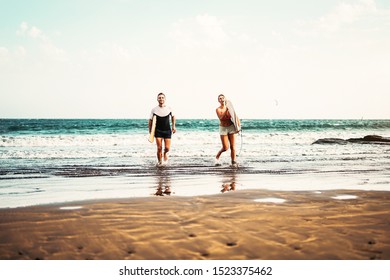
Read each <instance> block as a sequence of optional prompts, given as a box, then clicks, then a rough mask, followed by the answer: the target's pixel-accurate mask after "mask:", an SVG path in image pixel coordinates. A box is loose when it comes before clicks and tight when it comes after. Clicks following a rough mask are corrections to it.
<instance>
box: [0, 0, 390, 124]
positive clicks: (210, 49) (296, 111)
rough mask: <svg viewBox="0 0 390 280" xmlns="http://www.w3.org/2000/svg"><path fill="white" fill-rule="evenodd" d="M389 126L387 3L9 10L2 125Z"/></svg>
mask: <svg viewBox="0 0 390 280" xmlns="http://www.w3.org/2000/svg"><path fill="white" fill-rule="evenodd" d="M160 92H164V93H165V94H166V98H167V104H168V105H170V106H171V107H172V108H173V111H174V114H175V115H176V117H177V118H178V119H180V118H181V119H184V118H200V119H204V118H216V114H215V109H216V108H217V107H218V106H219V103H218V101H217V97H218V95H219V94H220V93H223V94H225V96H226V97H227V98H228V99H230V100H232V102H233V104H234V106H235V109H236V111H237V113H238V115H239V117H240V118H242V119H248V118H256V119H361V118H364V119H390V109H389V105H390V1H389V0H317V1H312V0H294V1H290V0H273V1H269V0H236V1H233V0H193V1H191V0H164V1H161V0H111V1H108V0H107V1H103V0H67V1H59V0H34V1H29V0H25V1H23V0H0V118H141V119H143V118H145V119H146V118H148V117H149V114H150V111H151V109H152V108H153V107H154V106H157V94H158V93H160Z"/></svg>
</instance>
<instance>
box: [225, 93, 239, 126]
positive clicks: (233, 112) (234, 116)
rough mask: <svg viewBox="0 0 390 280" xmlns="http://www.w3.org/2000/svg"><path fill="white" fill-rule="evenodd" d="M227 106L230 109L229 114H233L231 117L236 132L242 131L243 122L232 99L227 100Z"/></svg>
mask: <svg viewBox="0 0 390 280" xmlns="http://www.w3.org/2000/svg"><path fill="white" fill-rule="evenodd" d="M226 107H227V109H228V110H229V114H230V116H231V117H230V119H231V121H232V123H233V125H234V128H235V130H236V132H240V131H241V122H240V119H239V118H238V116H237V113H236V111H235V110H234V107H233V103H232V102H231V101H230V100H226Z"/></svg>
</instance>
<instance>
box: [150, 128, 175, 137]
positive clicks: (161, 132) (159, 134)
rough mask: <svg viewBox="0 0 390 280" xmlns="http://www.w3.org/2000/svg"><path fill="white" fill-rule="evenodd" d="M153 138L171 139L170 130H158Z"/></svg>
mask: <svg viewBox="0 0 390 280" xmlns="http://www.w3.org/2000/svg"><path fill="white" fill-rule="evenodd" d="M154 137H156V138H164V139H171V137H172V130H159V129H156V131H155V132H154Z"/></svg>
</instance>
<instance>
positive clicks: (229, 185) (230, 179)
mask: <svg viewBox="0 0 390 280" xmlns="http://www.w3.org/2000/svg"><path fill="white" fill-rule="evenodd" d="M236 182H237V176H236V173H235V172H233V173H231V174H229V175H227V176H225V178H224V179H223V182H222V189H221V193H224V192H230V191H235V190H236Z"/></svg>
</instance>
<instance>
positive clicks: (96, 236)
mask: <svg viewBox="0 0 390 280" xmlns="http://www.w3.org/2000/svg"><path fill="white" fill-rule="evenodd" d="M230 189H231V187H230V186H227V187H226V190H227V192H225V193H221V194H219V195H212V196H199V197H176V196H169V195H165V196H155V197H149V198H131V199H115V200H103V201H102V200H100V201H89V202H82V203H76V202H73V203H71V204H61V205H59V204H53V205H48V206H33V207H22V208H13V209H12V208H9V209H1V210H0V259H3V260H7V259H8V260H9V259H11V260H17V259H45V260H49V259H56V260H58V259H59V260H73V259H75V260H84V259H95V260H127V259H129V260H131V259H134V260H136V259H137V260H152V259H153V260H160V259H164V260H176V259H180V260H224V259H226V260H234V259H236V260H242V259H244V260H248V259H264V260H265V259H267V260H290V259H292V260H311V259H313V260H333V259H346V260H368V259H385V260H388V259H390V234H389V233H390V192H381V191H361V190H360V191H353V190H330V191H322V192H313V191H302V192H299V191H295V192H285V191H284V192H283V191H266V190H242V191H241V190H237V191H229V190H230ZM336 198H337V199H336ZM283 200H284V201H283Z"/></svg>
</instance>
